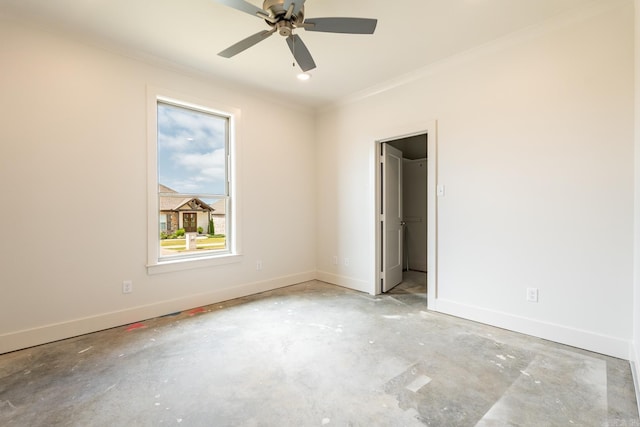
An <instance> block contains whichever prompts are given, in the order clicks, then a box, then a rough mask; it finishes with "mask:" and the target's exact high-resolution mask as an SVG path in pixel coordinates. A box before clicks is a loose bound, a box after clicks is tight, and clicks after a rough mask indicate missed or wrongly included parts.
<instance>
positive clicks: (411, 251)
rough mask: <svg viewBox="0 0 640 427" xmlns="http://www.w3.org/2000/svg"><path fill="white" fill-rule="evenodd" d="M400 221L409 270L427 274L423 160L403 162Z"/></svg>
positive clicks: (425, 198) (425, 187)
mask: <svg viewBox="0 0 640 427" xmlns="http://www.w3.org/2000/svg"><path fill="white" fill-rule="evenodd" d="M402 174H403V177H402V179H403V184H402V185H403V192H402V193H403V194H402V205H403V206H402V209H403V212H402V213H403V219H404V220H405V222H406V225H405V227H406V234H405V237H406V240H407V241H406V242H405V244H404V247H405V249H406V250H407V251H408V253H405V254H404V255H405V261H404V262H405V263H404V264H403V267H404V266H405V265H407V264H406V263H407V257H408V258H409V260H408V261H409V262H408V264H409V269H410V270H418V271H427V161H426V159H425V160H407V159H405V160H404V163H403V165H402Z"/></svg>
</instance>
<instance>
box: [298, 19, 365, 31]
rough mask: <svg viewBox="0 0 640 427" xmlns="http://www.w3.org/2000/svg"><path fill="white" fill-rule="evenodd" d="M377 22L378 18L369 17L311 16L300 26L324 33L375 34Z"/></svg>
mask: <svg viewBox="0 0 640 427" xmlns="http://www.w3.org/2000/svg"><path fill="white" fill-rule="evenodd" d="M377 24H378V20H377V19H367V18H311V19H306V20H305V21H304V23H303V24H302V25H299V27H303V28H304V29H305V30H307V31H321V32H323V33H345V34H373V32H374V31H375V30H376V25H377Z"/></svg>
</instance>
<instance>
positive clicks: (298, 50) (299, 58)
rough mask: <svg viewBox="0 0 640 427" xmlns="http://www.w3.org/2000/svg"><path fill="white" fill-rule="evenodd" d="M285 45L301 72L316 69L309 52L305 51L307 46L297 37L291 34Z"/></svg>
mask: <svg viewBox="0 0 640 427" xmlns="http://www.w3.org/2000/svg"><path fill="white" fill-rule="evenodd" d="M287 44H288V45H289V49H290V50H291V53H293V57H294V58H295V60H296V62H297V63H298V65H299V66H300V68H301V69H302V71H304V72H307V71H309V70H313V69H314V68H316V63H315V62H314V61H313V58H312V57H311V52H309V49H307V46H305V44H304V43H303V42H302V39H301V38H300V36H299V35H297V34H292V35H290V36H289V37H287Z"/></svg>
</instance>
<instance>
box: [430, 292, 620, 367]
mask: <svg viewBox="0 0 640 427" xmlns="http://www.w3.org/2000/svg"><path fill="white" fill-rule="evenodd" d="M435 311H437V312H439V313H443V314H449V315H452V316H456V317H461V318H463V319H467V320H473V321H475V322H480V323H484V324H487V325H491V326H496V327H499V328H503V329H508V330H510V331H514V332H519V333H523V334H526V335H531V336H534V337H538V338H542V339H546V340H549V341H554V342H557V343H560V344H566V345H569V346H572V347H578V348H581V349H584V350H589V351H593V352H596V353H600V354H605V355H607V356H613V357H617V358H620V359H624V360H628V358H629V345H630V342H629V341H628V340H625V339H622V338H617V337H611V336H608V335H603V334H598V333H595V332H590V331H585V330H582V329H577V328H572V327H569V326H565V325H559V324H554V323H550V322H542V321H539V320H535V319H530V318H526V317H521V316H516V315H513V314H509V313H503V312H499V311H493V310H487V309H485V308H481V307H476V306H471V305H466V304H461V303H459V302H456V301H451V300H446V299H441V298H438V299H437V301H436V304H435Z"/></svg>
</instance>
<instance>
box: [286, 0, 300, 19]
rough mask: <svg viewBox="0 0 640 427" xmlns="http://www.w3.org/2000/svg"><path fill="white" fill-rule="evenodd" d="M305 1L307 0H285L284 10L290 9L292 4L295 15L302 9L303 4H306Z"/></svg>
mask: <svg viewBox="0 0 640 427" xmlns="http://www.w3.org/2000/svg"><path fill="white" fill-rule="evenodd" d="M304 2H305V0H284V4H283V7H284V10H289V6H291V5H292V4H293V5H294V6H293V15H297V14H298V12H300V10H302V8H303V6H304Z"/></svg>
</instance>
